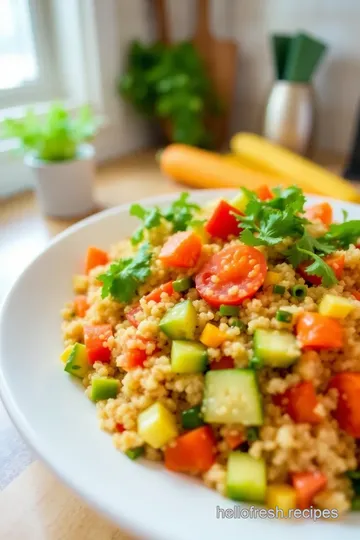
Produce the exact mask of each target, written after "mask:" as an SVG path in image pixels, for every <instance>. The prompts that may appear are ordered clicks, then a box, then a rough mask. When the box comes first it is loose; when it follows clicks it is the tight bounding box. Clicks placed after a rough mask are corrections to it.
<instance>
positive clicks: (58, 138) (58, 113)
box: [0, 103, 99, 162]
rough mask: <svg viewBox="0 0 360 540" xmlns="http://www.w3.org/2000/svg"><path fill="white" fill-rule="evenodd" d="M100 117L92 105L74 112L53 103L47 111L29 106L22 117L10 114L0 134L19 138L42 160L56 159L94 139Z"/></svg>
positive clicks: (24, 148)
mask: <svg viewBox="0 0 360 540" xmlns="http://www.w3.org/2000/svg"><path fill="white" fill-rule="evenodd" d="M98 126H99V121H98V119H97V118H96V117H95V116H94V113H93V112H92V109H91V108H90V107H89V106H87V105H86V106H83V107H81V108H80V109H79V110H78V111H77V112H76V113H75V114H72V113H71V112H69V111H68V110H67V109H65V107H64V106H63V105H61V104H59V103H54V104H53V105H52V106H51V107H50V109H49V111H48V112H47V113H46V114H41V115H40V114H36V113H35V112H34V110H33V109H28V110H27V112H26V114H25V115H24V116H23V117H21V118H7V119H5V120H3V122H2V123H1V124H0V137H1V138H8V139H17V140H18V142H19V146H20V148H21V149H22V151H23V152H24V153H27V152H32V153H33V154H34V156H35V157H36V158H38V159H40V160H42V161H49V162H57V161H66V160H71V159H74V158H75V157H76V155H77V152H78V147H79V145H80V144H82V143H84V142H88V141H91V140H92V139H93V138H94V136H95V133H96V131H97V129H98Z"/></svg>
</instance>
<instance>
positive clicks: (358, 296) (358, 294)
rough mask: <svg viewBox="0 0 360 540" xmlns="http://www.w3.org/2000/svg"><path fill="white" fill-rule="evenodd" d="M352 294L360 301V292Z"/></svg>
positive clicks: (352, 292)
mask: <svg viewBox="0 0 360 540" xmlns="http://www.w3.org/2000/svg"><path fill="white" fill-rule="evenodd" d="M351 294H352V295H353V296H354V298H356V300H359V301H360V291H351Z"/></svg>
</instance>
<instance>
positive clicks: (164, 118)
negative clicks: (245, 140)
mask: <svg viewBox="0 0 360 540" xmlns="http://www.w3.org/2000/svg"><path fill="white" fill-rule="evenodd" d="M119 92H120V94H121V96H122V97H123V98H124V99H126V100H127V101H128V102H129V103H131V104H132V105H133V106H134V107H135V109H136V110H137V111H139V112H140V113H141V114H143V115H144V116H146V117H148V118H153V119H156V120H159V121H160V123H161V124H162V126H163V129H164V131H165V134H166V136H167V137H168V138H170V139H171V140H172V141H174V142H180V143H185V144H190V145H193V146H200V147H205V148H206V147H210V146H213V143H214V137H213V134H212V133H211V132H210V130H209V127H208V119H209V118H210V117H214V116H217V115H219V114H220V113H221V106H220V102H219V99H218V97H217V95H216V93H215V90H214V87H213V84H212V81H211V79H210V78H209V76H208V75H207V72H206V69H205V66H204V63H203V61H202V59H201V58H200V56H199V53H198V52H197V50H196V49H195V47H194V45H193V44H192V43H190V42H181V43H175V44H171V45H168V44H167V45H165V44H163V43H160V42H159V43H154V44H150V45H148V44H143V43H140V42H139V41H135V42H133V43H132V45H131V47H130V50H129V56H128V66H127V70H126V71H125V73H124V74H123V75H122V76H121V78H120V80H119Z"/></svg>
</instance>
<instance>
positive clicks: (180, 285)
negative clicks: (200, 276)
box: [173, 277, 194, 292]
mask: <svg viewBox="0 0 360 540" xmlns="http://www.w3.org/2000/svg"><path fill="white" fill-rule="evenodd" d="M193 286H194V280H193V279H192V278H190V277H185V278H182V279H177V280H176V281H173V288H174V291H176V292H184V291H188V290H189V289H191V287H193Z"/></svg>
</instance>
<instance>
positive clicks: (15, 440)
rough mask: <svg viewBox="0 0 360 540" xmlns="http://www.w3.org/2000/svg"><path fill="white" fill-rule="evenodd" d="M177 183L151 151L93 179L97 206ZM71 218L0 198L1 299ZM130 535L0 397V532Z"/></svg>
mask: <svg viewBox="0 0 360 540" xmlns="http://www.w3.org/2000/svg"><path fill="white" fill-rule="evenodd" d="M321 161H322V162H325V163H328V164H331V165H332V168H333V169H334V170H337V171H338V170H339V166H338V165H339V161H338V159H337V158H335V157H334V156H323V158H322V159H321ZM181 189H182V186H180V185H178V184H175V183H173V182H171V181H170V180H168V179H166V178H164V177H163V176H162V175H161V174H160V172H159V170H158V167H157V164H156V162H155V158H154V152H147V153H141V154H139V155H134V156H131V157H129V158H125V159H122V160H120V161H118V162H117V163H114V164H111V165H107V166H105V167H103V168H102V169H101V170H100V171H99V172H98V175H97V180H96V198H97V201H98V203H99V207H100V208H101V207H107V206H113V205H116V204H121V203H124V202H129V201H135V200H138V199H140V198H143V197H147V196H152V195H156V194H160V193H169V192H175V191H179V190H181ZM68 225H70V222H64V221H59V220H53V219H44V218H43V217H42V216H41V215H40V213H39V209H38V206H37V203H36V199H35V196H34V195H33V194H32V193H24V194H19V195H17V196H14V197H12V198H9V199H7V200H5V201H3V202H0V304H1V302H2V299H3V297H4V295H5V294H6V291H7V290H8V289H9V287H10V286H11V284H12V282H13V281H15V279H16V277H17V275H18V274H19V273H20V272H21V270H22V269H23V268H24V267H25V266H26V265H27V264H28V262H29V261H30V260H31V259H33V258H34V257H35V256H36V255H37V253H39V252H40V251H41V250H42V249H43V248H44V247H45V246H46V244H47V242H48V241H49V239H50V238H51V237H52V236H54V235H55V234H57V233H58V232H60V231H62V230H63V229H64V228H66V227H67V226H68ZM129 538H133V537H130V536H128V535H127V534H126V533H125V532H123V531H120V530H119V529H118V528H117V527H116V526H114V525H112V524H110V523H109V522H108V521H106V520H105V519H104V518H103V517H101V516H99V515H98V514H96V513H95V512H94V511H93V510H91V509H90V508H89V507H88V506H87V505H86V503H84V502H83V501H81V500H79V498H78V497H77V496H76V495H74V494H73V493H72V492H71V491H70V490H69V489H68V488H67V487H65V486H64V485H63V484H62V483H61V482H60V481H59V480H57V479H56V477H55V476H54V474H53V473H51V472H49V471H48V470H47V468H46V467H45V466H44V465H43V464H42V463H40V462H39V461H37V460H36V457H35V456H34V455H33V453H32V451H30V450H29V449H28V447H27V445H26V444H25V443H24V442H23V441H22V439H21V437H20V436H19V434H18V432H17V431H16V429H15V427H14V426H13V424H12V423H11V421H10V419H9V417H8V415H7V413H6V411H5V409H4V408H3V406H2V404H1V401H0V539H1V540H128V539H129ZM169 540H171V539H169Z"/></svg>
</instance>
